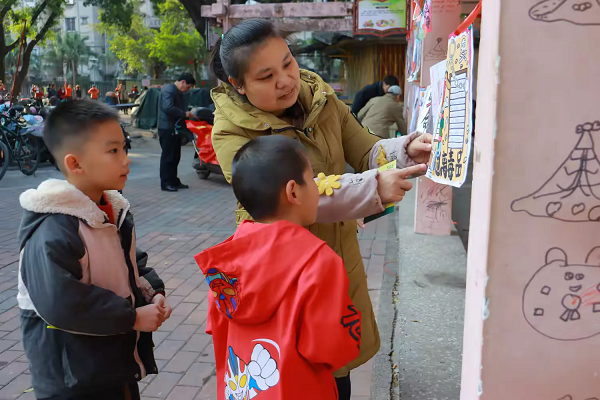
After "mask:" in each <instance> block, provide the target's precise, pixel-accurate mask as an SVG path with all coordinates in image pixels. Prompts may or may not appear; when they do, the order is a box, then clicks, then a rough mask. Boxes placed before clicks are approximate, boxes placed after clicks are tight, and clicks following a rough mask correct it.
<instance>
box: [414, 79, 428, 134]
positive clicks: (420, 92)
mask: <svg viewBox="0 0 600 400" xmlns="http://www.w3.org/2000/svg"><path fill="white" fill-rule="evenodd" d="M411 94H413V96H414V97H413V98H412V101H411V107H412V110H411V119H410V132H415V131H416V130H417V122H418V121H419V110H420V108H421V104H422V103H423V98H424V97H425V89H424V88H420V87H418V86H415V89H414V90H413V92H411Z"/></svg>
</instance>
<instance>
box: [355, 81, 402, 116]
mask: <svg viewBox="0 0 600 400" xmlns="http://www.w3.org/2000/svg"><path fill="white" fill-rule="evenodd" d="M391 86H400V83H399V82H398V78H396V77H395V76H393V75H389V76H386V77H385V78H384V79H383V80H382V81H381V82H375V83H373V84H371V85H367V86H365V87H364V88H362V89H361V90H360V92H358V93H356V96H354V103H352V107H351V110H352V112H353V113H354V115H358V113H359V112H360V110H362V108H363V107H364V106H366V105H367V103H368V102H369V100H371V99H372V98H373V97H377V96H383V95H384V94H386V93H387V92H388V89H389V88H390V87H391Z"/></svg>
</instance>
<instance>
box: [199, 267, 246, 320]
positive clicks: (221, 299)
mask: <svg viewBox="0 0 600 400" xmlns="http://www.w3.org/2000/svg"><path fill="white" fill-rule="evenodd" d="M206 283H208V286H209V287H210V289H211V290H212V293H213V296H214V297H215V300H216V304H217V307H219V310H221V311H223V312H224V313H225V314H227V316H228V317H229V319H231V315H232V314H233V312H234V311H235V310H236V308H237V305H238V304H239V303H240V300H239V298H238V285H239V284H238V280H237V278H230V277H228V276H227V275H225V274H224V273H222V272H221V271H219V270H217V269H216V268H211V269H209V270H208V272H207V273H206Z"/></svg>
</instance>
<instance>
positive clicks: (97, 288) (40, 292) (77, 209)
mask: <svg viewBox="0 0 600 400" xmlns="http://www.w3.org/2000/svg"><path fill="white" fill-rule="evenodd" d="M44 141H45V142H46V145H47V146H48V149H49V150H50V152H51V153H52V155H53V156H54V158H55V159H56V162H57V165H58V166H59V168H60V170H61V171H62V172H63V174H64V175H65V176H66V178H67V180H66V181H63V180H56V179H51V180H47V181H45V182H43V183H42V184H40V186H39V187H38V189H31V190H28V191H26V192H24V193H23V194H22V195H21V197H20V202H21V206H22V207H23V208H24V210H25V211H24V213H23V219H22V222H21V227H20V231H19V241H20V250H21V260H20V267H19V293H18V295H17V300H18V303H19V308H20V309H21V330H22V332H23V346H24V347H25V354H26V355H27V358H28V360H29V368H30V371H31V379H32V383H33V388H34V393H35V396H36V398H37V399H61V400H62V399H65V400H66V399H69V400H91V399H98V400H100V399H111V400H121V399H123V400H125V399H132V400H136V399H139V398H140V395H139V391H138V386H137V381H138V380H140V379H142V378H144V376H145V375H146V374H155V373H157V372H158V371H157V367H156V363H155V361H154V354H153V350H152V348H153V344H152V334H151V333H150V332H152V331H156V330H157V329H158V328H159V327H160V325H161V324H162V323H163V322H164V321H165V320H166V319H167V318H169V316H170V313H171V309H170V307H169V306H168V305H167V303H166V301H165V297H164V284H163V282H162V281H161V280H160V278H159V277H158V275H157V274H156V272H155V271H154V270H153V269H151V268H147V267H145V266H144V265H145V259H146V257H147V256H146V254H144V253H136V248H135V232H134V223H133V217H132V215H131V213H130V212H129V202H128V201H127V200H126V199H125V198H123V197H122V196H121V195H120V194H119V193H118V191H117V190H121V189H123V187H124V186H125V182H126V180H127V174H128V173H129V158H128V157H127V154H126V152H125V142H124V138H123V132H122V130H121V126H120V125H119V122H118V116H117V114H116V113H115V111H113V110H112V109H110V108H109V107H107V106H105V105H103V104H100V103H96V102H91V101H72V100H70V101H66V102H63V103H61V104H59V105H58V106H57V107H56V109H55V110H54V111H53V112H52V114H51V115H50V117H49V118H48V119H47V120H46V126H45V129H44Z"/></svg>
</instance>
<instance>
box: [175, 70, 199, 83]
mask: <svg viewBox="0 0 600 400" xmlns="http://www.w3.org/2000/svg"><path fill="white" fill-rule="evenodd" d="M177 80H178V81H184V82H185V83H187V84H188V85H195V84H196V79H194V75H192V74H190V73H189V72H184V73H183V74H181V75H179V78H177Z"/></svg>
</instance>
